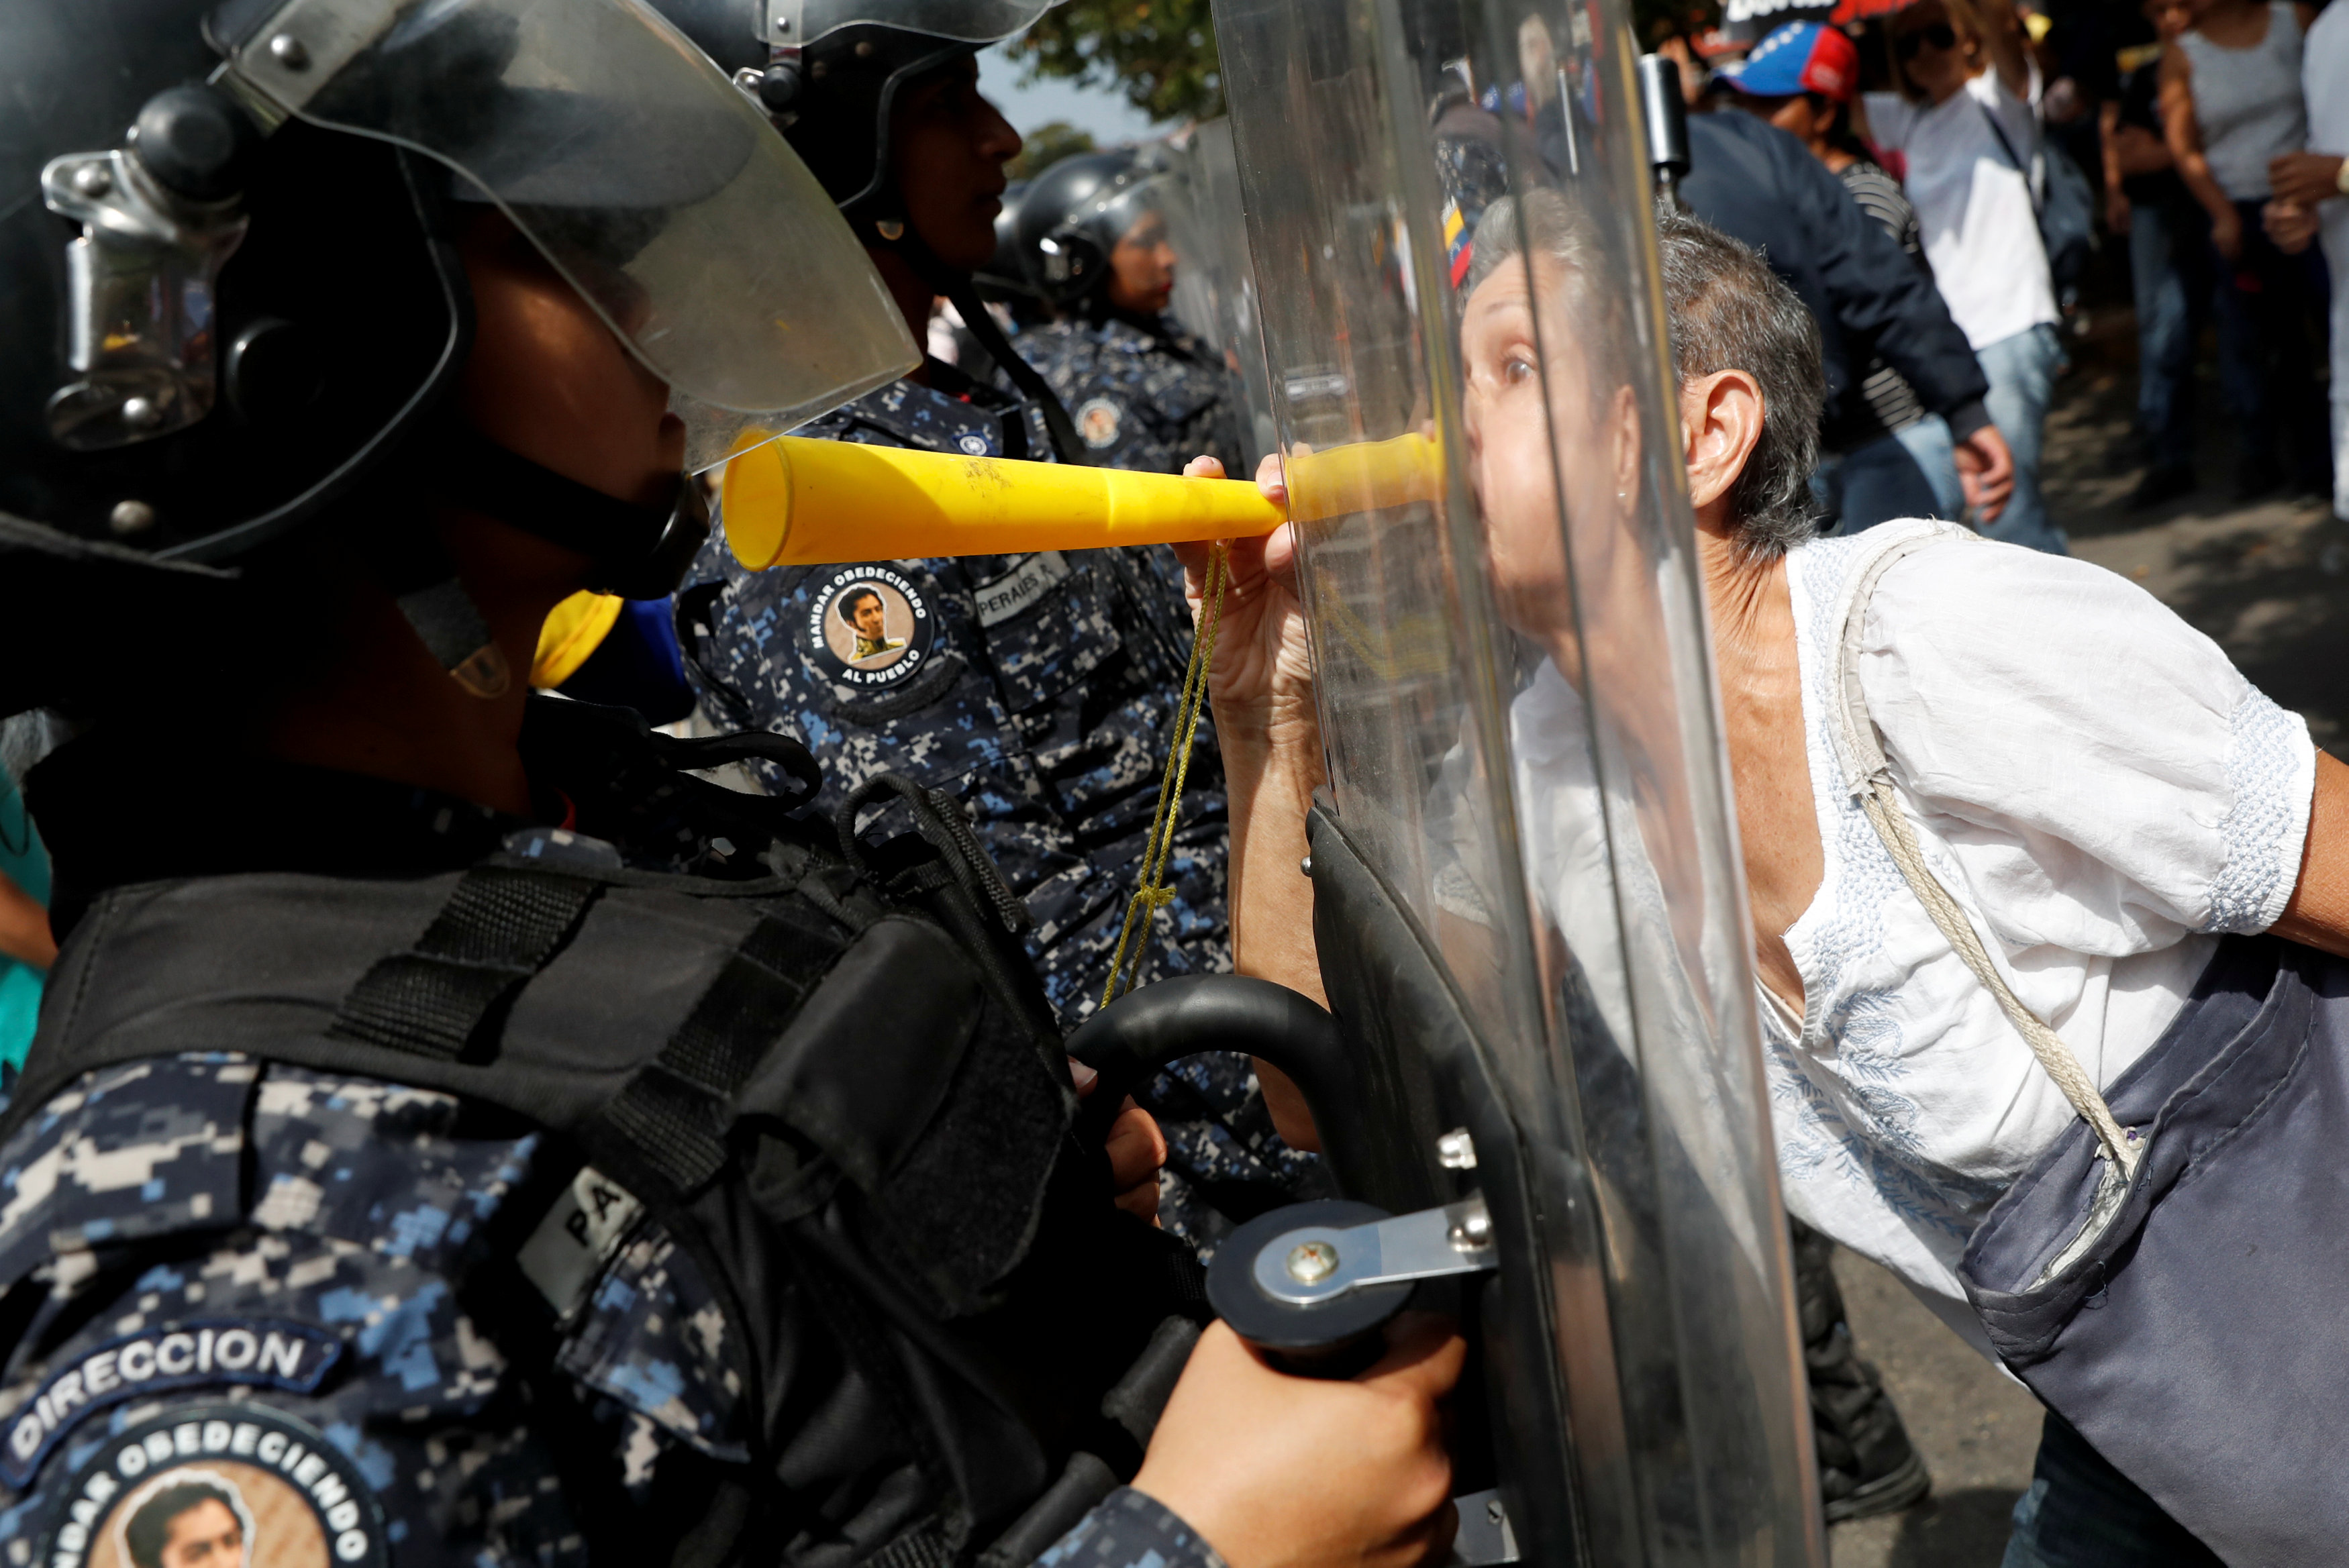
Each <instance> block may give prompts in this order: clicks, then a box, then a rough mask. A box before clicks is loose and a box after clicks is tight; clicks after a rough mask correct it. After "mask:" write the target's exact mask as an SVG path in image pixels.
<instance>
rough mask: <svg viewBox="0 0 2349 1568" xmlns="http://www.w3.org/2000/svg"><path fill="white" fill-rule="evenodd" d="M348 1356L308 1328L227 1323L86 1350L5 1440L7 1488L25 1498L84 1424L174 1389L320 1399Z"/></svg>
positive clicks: (0, 1473) (1, 1450)
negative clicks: (330, 1374)
mask: <svg viewBox="0 0 2349 1568" xmlns="http://www.w3.org/2000/svg"><path fill="white" fill-rule="evenodd" d="M342 1353H343V1342H342V1340H341V1339H340V1338H338V1337H337V1336H335V1335H333V1334H331V1333H328V1332H327V1331H326V1330H325V1329H322V1328H317V1327H315V1326H311V1325H309V1324H305V1323H293V1322H287V1321H283V1320H270V1319H263V1318H222V1319H216V1320H212V1321H208V1322H191V1323H181V1324H175V1325H171V1326H166V1327H160V1328H150V1329H149V1330H147V1331H146V1332H145V1333H143V1334H132V1335H128V1336H124V1337H122V1338H120V1339H113V1340H109V1341H108V1342H107V1343H106V1344H104V1345H100V1346H97V1347H96V1348H95V1349H91V1350H85V1351H83V1352H82V1353H81V1354H80V1355H78V1356H76V1357H73V1358H72V1359H71V1360H70V1361H68V1362H67V1363H66V1364H65V1365H64V1366H62V1367H58V1368H57V1370H56V1371H54V1372H52V1373H50V1374H49V1376H48V1377H47V1378H46V1379H45V1380H43V1382H42V1384H41V1386H40V1387H39V1389H38V1390H37V1391H36V1392H35V1394H34V1395H33V1397H32V1398H30V1399H29V1400H27V1401H26V1403H25V1404H24V1405H23V1406H22V1407H21V1408H19V1409H18V1410H17V1412H16V1417H15V1418H14V1419H12V1420H10V1421H9V1422H8V1424H7V1434H8V1435H7V1437H6V1438H5V1439H0V1480H6V1481H7V1483H8V1484H9V1485H10V1486H12V1487H15V1488H16V1490H18V1491H23V1490H24V1489H25V1488H26V1485H28V1484H29V1483H30V1482H31V1480H32V1479H33V1473H34V1471H36V1470H38V1469H40V1465H41V1460H43V1459H45V1458H46V1457H47V1455H48V1452H49V1450H50V1449H52V1448H54V1447H56V1446H57V1439H60V1438H62V1437H64V1436H65V1435H66V1433H67V1432H69V1431H71V1430H72V1429H74V1427H75V1426H76V1425H78V1423H79V1422H80V1420H81V1418H83V1417H84V1416H87V1415H88V1414H90V1413H91V1412H92V1411H95V1410H102V1409H105V1408H107V1407H108V1406H109V1405H119V1404H120V1403H121V1402H122V1401H123V1400H125V1399H130V1398H142V1397H145V1396H148V1395H152V1394H158V1393H161V1392H163V1391H165V1390H167V1389H171V1388H193V1387H219V1386H221V1385H222V1384H245V1385H248V1386H251V1387H262V1388H283V1389H285V1390H287V1391H288V1392H291V1393H296V1394H307V1393H310V1392H312V1391H314V1390H315V1389H316V1387H318V1384H319V1382H320V1381H321V1380H322V1379H323V1378H324V1377H326V1371H327V1368H329V1367H333V1366H334V1364H335V1361H336V1357H339V1356H341V1355H342Z"/></svg>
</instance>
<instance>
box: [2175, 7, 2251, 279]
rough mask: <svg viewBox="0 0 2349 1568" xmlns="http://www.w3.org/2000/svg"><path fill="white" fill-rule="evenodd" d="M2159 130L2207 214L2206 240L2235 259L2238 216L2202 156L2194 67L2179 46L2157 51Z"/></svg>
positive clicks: (2238, 241)
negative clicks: (2159, 79) (2208, 215)
mask: <svg viewBox="0 0 2349 1568" xmlns="http://www.w3.org/2000/svg"><path fill="white" fill-rule="evenodd" d="M2161 130H2162V135H2163V137H2164V138H2165V139H2167V140H2168V143H2169V156H2170V157H2171V158H2172V159H2174V160H2177V164H2178V178H2179V179H2180V180H2183V181H2186V189H2187V190H2189V191H2192V192H2193V193H2194V200H2196V201H2199V202H2201V203H2202V206H2203V210H2204V211H2208V212H2209V214H2210V242H2211V243H2212V244H2214V245H2216V246H2217V247H2218V248H2219V253H2220V255H2222V256H2224V257H2226V258H2227V260H2229V261H2230V262H2231V261H2233V260H2235V258H2236V257H2238V256H2240V255H2241V254H2242V253H2243V223H2242V219H2241V218H2240V216H2238V215H2237V213H2236V211H2235V204H2234V203H2233V202H2232V201H2229V200H2228V199H2227V193H2226V191H2222V190H2220V188H2219V181H2218V180H2217V179H2216V178H2215V177H2214V176H2212V174H2211V172H2210V160H2209V159H2207V158H2205V157H2204V156H2203V155H2202V129H2201V127H2199V125H2197V124H2196V123H2195V122H2194V67H2193V66H2192V65H2191V64H2190V63H2189V61H2188V60H2187V58H2186V51H2185V50H2184V49H2182V48H2178V49H2165V50H2163V51H2162V54H2161Z"/></svg>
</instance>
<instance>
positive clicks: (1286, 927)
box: [1176, 458, 1329, 1149]
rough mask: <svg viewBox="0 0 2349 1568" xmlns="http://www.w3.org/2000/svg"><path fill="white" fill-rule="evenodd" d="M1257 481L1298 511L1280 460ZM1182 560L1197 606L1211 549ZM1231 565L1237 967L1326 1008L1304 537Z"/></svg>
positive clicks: (1216, 693)
mask: <svg viewBox="0 0 2349 1568" xmlns="http://www.w3.org/2000/svg"><path fill="white" fill-rule="evenodd" d="M1183 471H1184V472H1185V473H1186V474H1189V475H1191V476H1193V477H1195V478H1198V477H1205V478H1208V479H1214V478H1216V477H1218V476H1220V475H1221V474H1222V473H1223V471H1224V470H1223V465H1222V464H1221V463H1218V462H1217V461H1216V459H1213V458H1200V459H1195V460H1194V461H1193V462H1192V463H1191V465H1190V466H1189V467H1188V468H1186V469H1184V470H1183ZM1257 484H1258V485H1259V486H1261V487H1262V488H1263V490H1264V492H1265V494H1266V495H1268V497H1270V498H1271V499H1272V500H1275V501H1277V502H1281V503H1286V502H1287V500H1288V490H1287V488H1286V487H1285V486H1284V485H1283V484H1282V483H1281V480H1280V469H1279V466H1278V459H1277V458H1268V459H1265V466H1264V468H1263V469H1261V470H1260V471H1259V472H1258V474H1257ZM1176 553H1178V554H1179V555H1181V557H1182V559H1183V566H1184V570H1185V573H1186V574H1187V576H1188V578H1189V584H1190V591H1191V595H1192V603H1193V604H1194V606H1196V605H1197V603H1198V602H1199V596H1200V594H1201V593H1202V592H1203V591H1204V588H1205V585H1206V575H1207V565H1208V558H1209V554H1210V550H1209V547H1208V546H1206V545H1204V544H1192V545H1181V546H1177V547H1176ZM1229 560H1230V563H1231V583H1230V586H1229V587H1228V588H1227V589H1226V591H1225V593H1224V603H1223V615H1222V620H1221V622H1220V624H1219V625H1218V627H1217V630H1216V657H1215V664H1214V665H1213V666H1212V667H1211V669H1210V670H1209V672H1208V692H1209V694H1210V696H1212V697H1213V699H1214V702H1215V710H1216V746H1217V747H1218V748H1220V750H1221V751H1222V753H1223V761H1224V790H1225V796H1226V799H1227V800H1228V801H1229V802H1230V811H1231V856H1230V859H1229V861H1227V862H1226V864H1227V869H1226V901H1227V903H1228V906H1229V908H1230V910H1231V921H1232V966H1233V968H1235V969H1237V971H1238V972H1239V973H1240V974H1243V975H1257V976H1260V977H1262V978H1264V979H1267V980H1272V981H1277V982H1278V983H1279V984H1281V985H1286V986H1288V988H1289V989H1291V990H1293V991H1298V992H1301V993H1302V994H1304V995H1308V996H1310V997H1312V998H1313V999H1314V1000H1315V1001H1316V1002H1319V1003H1320V1004H1322V1005H1323V1006H1328V1005H1329V996H1328V995H1327V993H1325V992H1324V991H1323V990H1322V988H1321V965H1320V959H1319V955H1318V954H1317V953H1316V951H1315V949H1314V945H1313V884H1312V882H1310V881H1309V880H1308V879H1307V878H1306V877H1305V876H1304V875H1302V874H1301V873H1300V872H1299V865H1300V863H1301V862H1302V861H1304V859H1305V856H1306V854H1307V852H1308V850H1309V845H1308V843H1307V841H1306V837H1305V814H1306V811H1307V810H1309V808H1310V807H1311V805H1312V803H1313V791H1314V790H1315V789H1317V788H1319V786H1320V784H1321V782H1322V779H1323V765H1322V757H1321V725H1320V718H1319V713H1318V712H1317V710H1316V708H1315V707H1314V692H1313V655H1312V649H1311V646H1310V645H1309V642H1308V640H1307V637H1306V631H1305V607H1304V605H1303V603H1301V602H1300V601H1299V598H1298V595H1297V577H1296V573H1297V554H1296V545H1295V538H1294V535H1292V534H1291V532H1290V531H1288V529H1287V528H1283V529H1281V530H1279V531H1278V532H1276V533H1274V534H1272V535H1271V536H1270V537H1268V538H1265V539H1239V540H1234V541H1232V542H1231V545H1230V551H1229ZM1257 1082H1258V1083H1259V1084H1260V1085H1261V1086H1262V1087H1263V1089H1264V1098H1265V1104H1266V1106H1267V1108H1268V1109H1270V1110H1271V1112H1272V1118H1273V1123H1274V1125H1275V1126H1277V1127H1278V1128H1279V1129H1280V1135H1281V1137H1283V1138H1284V1139H1287V1140H1288V1141H1289V1142H1290V1143H1291V1144H1293V1145H1295V1146H1296V1147H1298V1148H1300V1149H1316V1148H1319V1141H1318V1140H1317V1139H1316V1138H1315V1137H1314V1135H1313V1119H1312V1116H1311V1113H1310V1112H1309V1111H1308V1110H1307V1109H1306V1106H1305V1099H1304V1096H1302V1095H1301V1094H1299V1093H1298V1091H1297V1088H1296V1086H1295V1085H1294V1084H1292V1083H1290V1082H1289V1080H1288V1078H1286V1077H1285V1076H1283V1075H1282V1074H1281V1073H1280V1072H1278V1070H1277V1069H1275V1068H1270V1067H1268V1066H1267V1065H1266V1064H1264V1063H1262V1062H1258V1063H1257Z"/></svg>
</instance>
